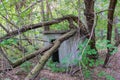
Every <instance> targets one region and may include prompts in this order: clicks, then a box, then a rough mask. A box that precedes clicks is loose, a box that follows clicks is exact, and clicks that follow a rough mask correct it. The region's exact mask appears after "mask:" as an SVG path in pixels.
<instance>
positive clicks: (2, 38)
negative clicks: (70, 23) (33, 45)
mask: <svg viewBox="0 0 120 80" xmlns="http://www.w3.org/2000/svg"><path fill="white" fill-rule="evenodd" d="M69 19H73V20H74V21H75V22H77V20H78V21H79V26H80V27H81V30H82V31H83V32H84V33H85V32H87V30H86V29H85V27H84V24H83V23H82V22H81V21H80V20H79V19H78V17H77V16H73V15H67V16H63V17H62V18H57V19H54V20H52V21H46V22H40V23H37V24H31V25H27V26H23V27H22V28H20V29H18V30H15V31H12V32H9V34H6V35H5V36H3V37H1V38H0V42H2V41H3V40H5V39H9V38H11V37H13V36H16V35H18V34H22V33H24V32H26V31H28V30H32V29H36V28H40V27H43V26H50V25H53V24H57V23H60V22H62V21H64V20H69ZM83 27H84V29H83Z"/></svg>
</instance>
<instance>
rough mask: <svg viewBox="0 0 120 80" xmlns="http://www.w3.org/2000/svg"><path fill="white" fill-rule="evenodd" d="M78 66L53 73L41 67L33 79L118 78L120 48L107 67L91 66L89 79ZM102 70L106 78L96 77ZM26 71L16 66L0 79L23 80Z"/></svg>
mask: <svg viewBox="0 0 120 80" xmlns="http://www.w3.org/2000/svg"><path fill="white" fill-rule="evenodd" d="M100 55H101V57H102V56H104V55H105V52H104V51H103V52H102V51H101V52H100ZM77 69H78V68H76V69H74V70H73V71H72V72H74V73H75V74H70V73H65V72H64V73H62V72H60V73H53V72H51V71H50V70H48V69H43V70H42V71H41V72H40V74H39V76H38V77H37V78H36V79H35V80H120V48H119V49H118V52H117V53H116V54H114V55H112V56H111V58H110V61H109V64H108V66H107V68H102V65H99V66H97V67H95V68H92V69H91V71H92V75H91V79H85V78H84V76H83V73H82V71H81V70H80V69H79V70H77ZM100 72H103V73H105V74H108V78H107V77H106V76H102V77H98V75H97V74H98V73H100ZM26 75H27V73H26V72H23V71H21V70H20V69H19V67H18V68H15V69H13V70H12V71H7V72H4V73H0V80H24V78H25V76H26ZM109 75H111V76H112V77H113V78H115V79H109V77H110V76H109Z"/></svg>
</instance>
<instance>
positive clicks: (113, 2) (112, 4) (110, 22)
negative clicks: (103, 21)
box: [103, 0, 117, 67]
mask: <svg viewBox="0 0 120 80" xmlns="http://www.w3.org/2000/svg"><path fill="white" fill-rule="evenodd" d="M116 4H117V0H110V4H109V12H108V25H107V27H108V28H107V40H108V41H109V42H108V43H107V44H111V37H112V26H113V17H114V11H115V7H116ZM107 50H108V53H107V54H106V59H105V62H104V65H103V67H105V66H106V64H107V63H108V61H109V57H110V53H111V51H112V50H113V49H111V48H109V47H108V48H107Z"/></svg>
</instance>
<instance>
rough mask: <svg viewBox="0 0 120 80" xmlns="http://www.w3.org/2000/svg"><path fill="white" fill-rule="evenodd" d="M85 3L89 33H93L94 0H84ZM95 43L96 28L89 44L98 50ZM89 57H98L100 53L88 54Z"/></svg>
mask: <svg viewBox="0 0 120 80" xmlns="http://www.w3.org/2000/svg"><path fill="white" fill-rule="evenodd" d="M84 3H85V12H84V15H85V16H86V21H87V27H88V31H89V34H91V32H92V29H93V25H94V0H84ZM88 38H89V37H88ZM95 43H96V41H95V29H94V31H93V34H92V37H91V41H90V43H89V45H90V48H91V49H95V50H96V51H97V49H96V46H95ZM88 57H89V58H90V59H97V57H98V54H95V55H88Z"/></svg>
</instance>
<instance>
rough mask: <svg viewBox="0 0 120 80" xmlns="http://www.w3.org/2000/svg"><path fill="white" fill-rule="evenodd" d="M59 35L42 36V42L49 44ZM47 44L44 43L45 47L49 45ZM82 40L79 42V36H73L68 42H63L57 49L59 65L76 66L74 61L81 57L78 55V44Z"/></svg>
mask: <svg viewBox="0 0 120 80" xmlns="http://www.w3.org/2000/svg"><path fill="white" fill-rule="evenodd" d="M60 36H61V34H46V35H45V36H44V40H47V41H48V42H50V41H51V40H52V39H57V38H58V37H60ZM48 42H45V46H47V45H49V43H48ZM80 42H82V40H80V36H79V35H77V34H76V35H75V36H73V37H71V38H69V39H68V40H66V41H64V42H63V43H62V44H61V46H60V47H59V49H58V50H59V59H60V63H61V64H63V65H65V66H69V65H74V64H76V63H75V62H76V60H80V59H81V57H80V56H78V55H79V50H78V44H80Z"/></svg>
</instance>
